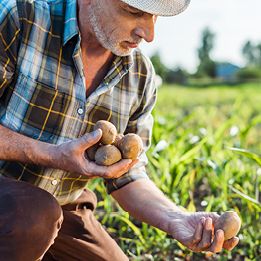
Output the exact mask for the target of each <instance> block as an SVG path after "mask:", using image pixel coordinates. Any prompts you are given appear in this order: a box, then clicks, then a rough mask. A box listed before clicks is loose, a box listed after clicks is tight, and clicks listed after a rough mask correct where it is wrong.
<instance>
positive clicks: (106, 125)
mask: <svg viewBox="0 0 261 261" xmlns="http://www.w3.org/2000/svg"><path fill="white" fill-rule="evenodd" d="M97 129H101V130H102V137H101V140H100V141H101V143H102V144H104V145H108V144H112V143H113V142H114V141H115V138H116V135H117V130H116V127H115V126H114V125H113V124H112V123H111V122H109V121H104V120H100V121H97V122H96V124H95V126H94V130H97Z"/></svg>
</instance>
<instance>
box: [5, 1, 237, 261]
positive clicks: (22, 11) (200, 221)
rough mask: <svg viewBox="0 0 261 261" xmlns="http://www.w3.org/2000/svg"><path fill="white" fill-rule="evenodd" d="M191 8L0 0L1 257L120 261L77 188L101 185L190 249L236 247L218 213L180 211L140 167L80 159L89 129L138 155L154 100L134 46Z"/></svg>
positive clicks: (91, 198) (145, 63) (93, 137)
mask: <svg viewBox="0 0 261 261" xmlns="http://www.w3.org/2000/svg"><path fill="white" fill-rule="evenodd" d="M188 2H189V1H188V0H161V1H156V0H146V1H137V0H78V1H76V0H64V1H62V0H45V1H42V0H35V1H33V0H17V1H15V0H2V1H1V2H0V11H1V12H0V54H1V55H0V61H1V63H0V144H1V146H0V159H1V161H0V176H1V177H0V257H1V260H5V261H8V260H10V261H11V260H12V261H16V260H21V261H27V260H28V261H31V260H41V259H42V260H62V261H66V260H120V261H123V260H128V258H127V256H126V255H125V254H124V253H123V252H122V251H121V249H120V248H119V247H118V246H117V244H116V243H115V242H114V241H113V240H112V238H111V237H110V236H109V235H108V234H107V233H106V232H105V230H104V229H103V228H102V226H101V225H100V224H99V222H98V221H97V220H96V219H95V218H94V215H93V211H94V209H95V206H96V197H95V195H94V193H93V192H91V191H89V190H87V189H86V184H87V182H88V180H89V179H90V178H95V177H103V178H104V179H105V182H106V185H107V190H108V193H109V194H111V195H112V196H113V197H114V198H115V199H116V200H117V202H118V203H119V204H120V205H121V206H122V208H123V209H124V210H126V211H128V212H129V213H130V215H132V216H133V217H135V218H137V219H139V220H141V221H143V222H147V223H149V224H151V225H153V226H155V227H158V228H159V229H161V230H163V231H165V232H166V233H168V234H169V235H171V236H173V238H175V239H176V240H178V241H180V242H181V243H182V244H184V245H185V246H187V247H188V248H190V249H191V250H193V251H211V252H219V251H221V250H222V248H226V249H233V248H234V247H235V245H236V244H237V243H238V238H232V239H230V240H227V241H225V242H224V233H223V231H222V230H218V231H217V232H216V233H215V235H214V236H213V238H212V233H213V227H212V225H213V224H214V225H215V222H216V220H217V219H218V215H217V214H215V213H188V212H184V211H182V210H181V209H180V208H178V207H177V206H176V205H175V204H174V203H172V202H171V201H170V200H169V199H167V198H166V197H165V196H164V195H163V193H162V192H161V191H160V190H159V189H158V188H156V186H155V185H154V183H153V182H152V181H150V180H149V178H148V176H147V175H146V172H145V165H146V161H147V159H146V156H145V151H144V152H143V154H142V155H141V156H140V158H139V162H136V161H130V160H122V161H120V162H119V163H116V164H114V165H112V166H110V167H102V166H98V165H96V164H95V163H94V162H91V161H90V160H89V159H88V158H87V157H86V153H85V151H86V149H88V148H89V147H91V146H92V145H94V144H96V143H97V142H99V139H100V138H101V135H102V133H101V130H97V131H94V132H92V130H93V126H94V124H95V122H97V121H98V120H101V119H104V120H108V121H111V122H112V123H113V124H114V125H115V126H116V128H117V130H118V132H119V133H129V132H135V133H137V134H138V135H140V136H141V138H142V139H143V142H144V147H145V150H146V149H147V148H148V146H149V138H150V135H151V129H152V116H151V110H152V108H153V106H154V103H155V97H156V90H155V87H154V85H153V77H154V72H153V68H152V65H151V63H150V61H149V60H148V59H147V58H146V57H144V56H143V55H142V54H141V53H140V51H139V50H138V49H136V50H135V48H136V47H138V44H139V43H140V41H141V40H143V39H144V40H145V41H147V42H151V41H152V40H153V38H154V25H155V23H156V19H157V16H164V15H165V16H172V15H176V14H178V13H180V12H182V11H183V10H184V9H185V8H186V7H187V5H188Z"/></svg>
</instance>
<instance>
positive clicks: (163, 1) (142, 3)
mask: <svg viewBox="0 0 261 261" xmlns="http://www.w3.org/2000/svg"><path fill="white" fill-rule="evenodd" d="M121 1H122V2H124V3H126V4H128V5H130V6H132V7H135V8H137V9H139V10H142V11H144V12H146V13H150V14H154V15H159V16H173V15H177V14H179V13H181V12H183V11H184V10H185V9H186V8H187V6H188V5H189V3H190V0H121Z"/></svg>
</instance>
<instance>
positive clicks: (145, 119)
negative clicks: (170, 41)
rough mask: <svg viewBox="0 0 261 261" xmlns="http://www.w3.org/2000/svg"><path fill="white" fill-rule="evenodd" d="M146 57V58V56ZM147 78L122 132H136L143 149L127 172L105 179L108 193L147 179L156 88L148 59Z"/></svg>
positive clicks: (152, 70) (153, 73)
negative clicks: (136, 105) (114, 177)
mask: <svg viewBox="0 0 261 261" xmlns="http://www.w3.org/2000/svg"><path fill="white" fill-rule="evenodd" d="M147 59H148V58H147ZM146 62H147V64H148V71H147V79H146V82H145V85H144V89H143V94H142V98H141V100H140V105H139V107H138V109H137V110H136V111H135V112H134V113H133V114H132V115H131V117H130V119H129V122H128V126H127V128H126V131H125V133H124V134H127V133H136V134H137V135H139V136H140V137H141V139H142V141H143V151H142V153H141V154H140V156H139V162H138V163H137V164H136V165H135V166H133V167H132V168H131V169H130V171H129V172H127V173H126V174H124V175H123V176H121V177H120V178H117V179H110V180H106V181H105V184H106V186H107V192H108V193H109V194H110V193H112V192H113V191H115V190H117V189H119V188H122V187H123V186H125V185H127V184H129V183H130V182H133V181H135V180H138V179H144V178H145V179H149V177H148V175H147V173H146V165H147V163H148V158H147V156H146V152H147V150H148V149H149V147H150V145H151V136H152V128H153V122H154V121H153V116H152V110H153V108H154V105H155V102H156V95H157V89H156V87H155V72H154V69H153V66H152V64H151V62H150V61H149V60H146Z"/></svg>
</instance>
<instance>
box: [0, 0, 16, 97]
mask: <svg viewBox="0 0 261 261" xmlns="http://www.w3.org/2000/svg"><path fill="white" fill-rule="evenodd" d="M19 33H20V26H19V17H18V11H17V6H16V1H14V0H4V1H1V2H0V98H1V96H2V95H3V93H4V91H5V89H6V87H7V86H9V84H10V83H11V82H12V80H13V76H14V72H15V65H16V60H17V51H18V46H19Z"/></svg>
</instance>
